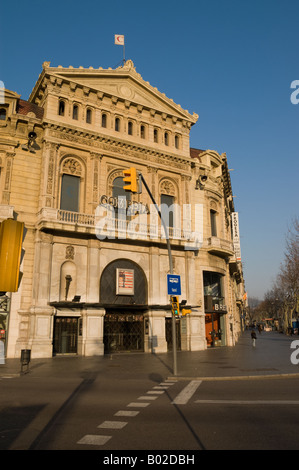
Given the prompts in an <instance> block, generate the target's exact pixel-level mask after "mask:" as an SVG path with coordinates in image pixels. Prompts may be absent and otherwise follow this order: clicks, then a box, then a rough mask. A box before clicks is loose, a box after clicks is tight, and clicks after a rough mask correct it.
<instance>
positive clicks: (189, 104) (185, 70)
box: [0, 0, 299, 299]
mask: <svg viewBox="0 0 299 470" xmlns="http://www.w3.org/2000/svg"><path fill="white" fill-rule="evenodd" d="M3 3H4V2H2V6H1V13H0V14H1V32H2V34H1V38H2V40H1V43H0V80H2V81H3V82H4V84H5V86H6V88H8V89H10V90H13V91H16V92H18V93H19V94H21V97H22V98H23V99H27V98H28V97H29V95H30V92H31V90H32V88H33V86H34V84H35V81H36V80H37V78H38V75H39V73H40V72H41V69H42V63H43V62H44V61H45V60H47V61H51V65H53V66H57V65H62V66H65V67H68V66H69V65H72V66H74V67H78V66H80V65H82V66H84V67H89V66H92V67H94V68H98V67H103V68H107V67H112V68H115V67H117V66H118V65H120V62H121V60H122V58H123V49H122V47H121V46H116V45H114V34H124V35H125V51H126V58H127V59H132V60H133V62H134V64H135V67H136V70H137V72H139V73H140V74H141V76H142V77H143V79H144V80H146V81H149V82H150V84H151V85H153V86H156V87H157V88H158V89H159V90H160V91H161V92H163V93H165V94H166V95H167V96H168V97H169V98H172V99H173V100H174V101H175V102H176V103H178V104H180V105H181V106H182V107H183V108H184V109H188V110H189V112H191V113H193V112H195V113H197V114H198V115H199V119H198V122H197V124H196V125H195V126H193V128H192V130H191V146H193V147H197V148H201V149H213V150H216V151H218V152H220V153H222V152H226V154H227V157H228V162H229V168H230V169H232V170H233V171H231V178H232V186H233V192H234V195H235V207H236V210H237V211H238V212H239V221H240V232H241V251H242V261H243V263H244V276H245V282H246V289H247V291H248V295H249V296H251V297H259V298H261V299H262V298H263V296H264V293H265V292H266V291H267V290H269V289H270V288H271V286H272V281H273V280H274V279H275V277H276V274H277V273H278V270H279V266H280V263H281V262H282V261H283V253H284V246H285V235H286V232H287V229H288V226H290V225H291V224H292V220H293V219H294V217H296V216H298V215H299V209H298V179H299V164H298V153H299V149H298V135H299V133H298V123H299V104H298V105H294V104H292V103H291V100H290V96H291V93H292V91H294V90H292V89H291V88H290V86H291V82H292V81H294V80H299V61H298V44H299V27H298V18H299V2H298V0H258V1H257V0H250V1H247V0H225V1H224V0H207V1H204V0H186V1H185V2H173V0H171V1H170V0H160V1H157V0H153V1H151V2H148V3H147V4H146V5H145V6H144V2H140V1H135V0H133V1H130V0H127V1H126V2H124V1H120V0H114V1H113V2H109V4H107V2H106V1H96V0H85V1H84V2H79V1H77V0H72V1H70V0H60V1H57V0H52V1H51V2H45V1H42V0H27V1H26V2H21V1H20V0H18V1H15V0H11V1H10V2H5V4H3Z"/></svg>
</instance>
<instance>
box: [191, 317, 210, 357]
mask: <svg viewBox="0 0 299 470" xmlns="http://www.w3.org/2000/svg"><path fill="white" fill-rule="evenodd" d="M187 329H188V336H189V350H190V351H201V350H203V349H206V347H207V342H206V333H205V314H204V313H202V312H201V311H200V310H199V309H196V308H193V309H192V313H190V314H189V315H188V316H187Z"/></svg>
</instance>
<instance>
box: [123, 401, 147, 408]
mask: <svg viewBox="0 0 299 470" xmlns="http://www.w3.org/2000/svg"><path fill="white" fill-rule="evenodd" d="M148 405H150V403H142V402H139V403H137V402H132V403H129V404H128V405H127V406H131V407H137V408H139V407H140V408H145V407H146V406H148Z"/></svg>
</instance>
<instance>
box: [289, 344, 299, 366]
mask: <svg viewBox="0 0 299 470" xmlns="http://www.w3.org/2000/svg"><path fill="white" fill-rule="evenodd" d="M290 347H291V349H295V351H293V352H292V354H291V357H290V359H291V363H292V364H293V365H294V366H296V365H298V364H299V340H298V339H296V340H295V341H292V342H291V346H290Z"/></svg>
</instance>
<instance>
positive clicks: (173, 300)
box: [171, 296, 180, 316]
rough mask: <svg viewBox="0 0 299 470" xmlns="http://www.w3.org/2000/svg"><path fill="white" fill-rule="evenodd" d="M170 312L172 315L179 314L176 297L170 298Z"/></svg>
mask: <svg viewBox="0 0 299 470" xmlns="http://www.w3.org/2000/svg"><path fill="white" fill-rule="evenodd" d="M171 311H172V314H173V315H175V316H178V315H179V314H180V304H179V298H178V297H176V296H172V297H171Z"/></svg>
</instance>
